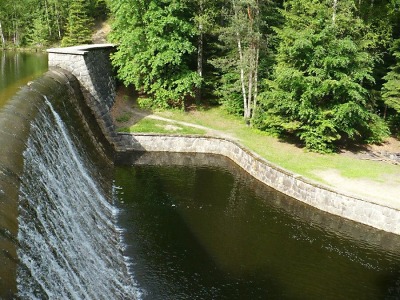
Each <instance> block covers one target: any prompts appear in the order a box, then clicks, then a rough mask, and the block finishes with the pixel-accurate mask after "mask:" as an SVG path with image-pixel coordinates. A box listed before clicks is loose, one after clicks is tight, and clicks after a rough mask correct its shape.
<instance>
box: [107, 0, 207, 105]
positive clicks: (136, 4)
mask: <svg viewBox="0 0 400 300" xmlns="http://www.w3.org/2000/svg"><path fill="white" fill-rule="evenodd" d="M110 6H111V11H112V13H113V14H114V24H113V34H112V40H113V41H114V42H115V43H117V44H118V45H119V46H118V51H117V52H116V53H115V54H114V55H113V57H112V60H113V63H114V65H115V66H117V67H118V76H119V78H120V79H121V80H122V81H123V82H124V83H125V84H133V85H134V86H135V87H136V88H137V89H138V90H141V91H143V92H144V93H146V94H147V95H148V96H149V98H147V99H145V100H143V101H142V102H141V103H142V104H143V105H148V106H159V107H167V106H179V107H182V106H183V105H184V103H185V100H186V99H188V98H190V97H193V96H194V93H195V90H196V87H198V86H199V84H200V81H201V78H200V76H199V74H198V73H197V72H196V66H193V63H192V61H195V59H196V48H195V47H194V45H193V43H192V40H193V37H194V35H195V32H196V30H195V28H194V25H193V23H192V22H191V21H190V16H191V14H190V12H189V10H188V6H187V3H185V1H178V0H170V1H166V0H150V1H143V0H134V1H132V0H131V1H128V0H115V1H112V2H111V3H110Z"/></svg>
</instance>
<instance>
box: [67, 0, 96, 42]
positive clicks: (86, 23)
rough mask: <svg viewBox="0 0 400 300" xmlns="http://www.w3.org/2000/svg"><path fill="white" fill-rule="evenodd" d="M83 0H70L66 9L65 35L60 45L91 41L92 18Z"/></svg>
mask: <svg viewBox="0 0 400 300" xmlns="http://www.w3.org/2000/svg"><path fill="white" fill-rule="evenodd" d="M85 3H86V1H85V0H72V1H71V3H70V6H69V9H68V18H67V25H66V30H65V36H64V38H63V39H62V42H61V44H62V46H73V45H79V44H87V43H91V27H92V23H93V21H92V19H91V18H90V17H89V14H88V8H87V5H86V4H85Z"/></svg>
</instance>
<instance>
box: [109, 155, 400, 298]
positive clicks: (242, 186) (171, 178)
mask: <svg viewBox="0 0 400 300" xmlns="http://www.w3.org/2000/svg"><path fill="white" fill-rule="evenodd" d="M176 159H177V160H178V161H180V162H179V163H176V162H175V160H176ZM210 160H211V161H210ZM139 161H140V159H139ZM132 163H133V164H135V163H137V164H138V165H133V166H120V167H117V168H116V173H115V184H116V186H118V187H119V189H118V195H119V198H120V208H121V215H120V226H121V227H122V228H123V229H124V230H125V235H124V237H125V243H126V244H127V248H126V253H125V254H126V255H127V256H128V257H130V259H131V261H132V263H133V264H132V266H131V270H132V272H133V273H134V275H135V278H136V280H137V282H138V283H139V285H140V286H141V287H142V288H143V289H144V290H145V295H147V296H145V297H144V298H145V299H400V247H399V246H400V239H399V237H397V236H395V235H391V234H387V233H384V232H382V231H376V230H373V229H371V228H369V227H366V226H362V225H360V224H356V223H354V222H350V221H346V220H343V219H340V218H337V217H335V216H331V215H329V214H325V213H323V212H320V211H318V210H316V209H313V208H311V207H309V206H306V205H303V204H301V203H299V202H297V201H295V200H293V199H291V198H289V197H286V196H284V195H282V194H280V193H277V192H275V191H274V190H272V189H270V188H267V187H265V186H263V185H262V184H260V183H259V182H257V181H255V180H253V179H251V177H249V176H248V175H247V174H246V173H244V172H242V171H241V170H239V169H238V168H236V167H235V166H234V165H233V163H231V162H230V161H228V160H226V159H224V158H222V157H211V156H202V157H199V158H198V159H197V158H194V157H193V156H187V155H186V156H181V155H178V156H174V155H172V156H171V155H169V156H167V157H165V156H162V155H161V156H156V157H154V156H153V157H152V158H151V159H147V158H145V159H144V160H143V161H142V162H138V161H136V162H135V159H133V161H132ZM146 163H150V165H145V164H146ZM143 164H144V165H143Z"/></svg>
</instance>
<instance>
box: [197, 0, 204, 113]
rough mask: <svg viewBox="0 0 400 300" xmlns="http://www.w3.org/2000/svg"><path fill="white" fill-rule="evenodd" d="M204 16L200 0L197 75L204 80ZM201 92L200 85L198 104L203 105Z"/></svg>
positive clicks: (198, 88) (200, 87)
mask: <svg viewBox="0 0 400 300" xmlns="http://www.w3.org/2000/svg"><path fill="white" fill-rule="evenodd" d="M203 14H204V7H203V1H202V0H200V12H199V15H200V22H199V28H198V30H199V38H198V41H197V74H199V76H200V78H201V79H202V80H203V54H204V34H203V30H204V28H203V23H202V21H201V18H202V16H203ZM201 90H202V86H201V83H200V86H199V87H197V88H196V104H197V105H200V103H201Z"/></svg>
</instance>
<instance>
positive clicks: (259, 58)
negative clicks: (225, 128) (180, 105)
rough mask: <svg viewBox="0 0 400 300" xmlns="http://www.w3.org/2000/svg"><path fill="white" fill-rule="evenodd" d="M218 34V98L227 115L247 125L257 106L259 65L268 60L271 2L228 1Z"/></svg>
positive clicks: (272, 22)
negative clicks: (237, 116) (220, 52)
mask: <svg viewBox="0 0 400 300" xmlns="http://www.w3.org/2000/svg"><path fill="white" fill-rule="evenodd" d="M229 4H230V7H229V10H227V11H226V12H225V15H226V17H225V18H226V23H227V24H228V25H227V26H224V27H223V28H221V30H220V40H221V42H222V47H223V49H224V50H225V53H224V55H223V56H220V57H218V58H217V59H215V60H214V65H215V66H216V67H217V68H219V69H220V70H221V72H222V75H221V85H220V87H219V90H218V95H219V96H220V97H221V98H222V99H221V101H222V103H223V104H224V105H225V106H226V107H227V108H228V111H230V112H233V113H236V114H242V115H243V116H244V118H245V119H246V120H247V121H249V120H250V119H251V118H252V117H253V115H254V112H255V108H256V106H257V97H258V90H259V75H260V74H259V73H260V63H261V64H264V63H263V61H266V60H268V59H267V56H268V55H269V53H268V51H269V49H271V48H270V47H271V44H270V43H269V42H270V41H269V38H270V35H271V34H272V31H271V27H272V26H273V25H275V24H276V22H278V16H277V13H276V4H275V3H273V2H272V1H261V2H260V1H258V0H231V1H230V3H229Z"/></svg>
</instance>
